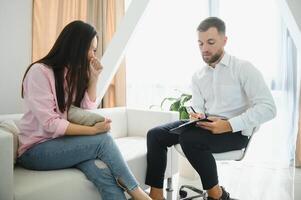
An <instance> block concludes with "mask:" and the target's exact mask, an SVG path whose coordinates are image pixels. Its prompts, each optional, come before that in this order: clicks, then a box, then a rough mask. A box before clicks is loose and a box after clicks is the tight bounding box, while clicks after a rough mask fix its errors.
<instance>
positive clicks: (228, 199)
mask: <svg viewBox="0 0 301 200" xmlns="http://www.w3.org/2000/svg"><path fill="white" fill-rule="evenodd" d="M221 188H222V192H223V193H222V196H221V198H219V199H214V198H212V197H207V199H206V200H238V199H232V198H231V197H230V194H229V192H227V191H226V190H225V188H224V187H222V186H221Z"/></svg>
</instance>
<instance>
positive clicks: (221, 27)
mask: <svg viewBox="0 0 301 200" xmlns="http://www.w3.org/2000/svg"><path fill="white" fill-rule="evenodd" d="M211 27H215V28H216V29H217V31H218V33H222V34H224V35H225V34H226V25H225V22H224V21H223V20H221V19H220V18H218V17H208V18H206V19H204V20H203V21H202V22H201V23H200V25H199V26H198V28H197V30H198V31H199V32H205V31H207V30H208V29H209V28H211Z"/></svg>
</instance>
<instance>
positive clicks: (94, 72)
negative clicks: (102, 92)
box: [89, 57, 103, 84]
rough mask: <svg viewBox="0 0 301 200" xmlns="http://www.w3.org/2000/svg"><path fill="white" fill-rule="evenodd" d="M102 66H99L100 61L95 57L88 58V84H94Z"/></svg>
mask: <svg viewBox="0 0 301 200" xmlns="http://www.w3.org/2000/svg"><path fill="white" fill-rule="evenodd" d="M102 69H103V67H102V66H101V63H100V61H99V60H98V59H97V58H96V57H93V58H91V60H90V80H89V83H90V84H93V83H94V84H96V83H97V80H98V76H99V74H100V73H101V71H102Z"/></svg>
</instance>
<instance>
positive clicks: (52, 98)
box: [18, 21, 151, 200]
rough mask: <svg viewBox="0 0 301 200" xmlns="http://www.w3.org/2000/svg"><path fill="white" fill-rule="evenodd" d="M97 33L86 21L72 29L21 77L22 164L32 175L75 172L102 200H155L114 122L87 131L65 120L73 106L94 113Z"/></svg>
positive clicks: (71, 24) (97, 70)
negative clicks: (129, 160) (123, 149)
mask: <svg viewBox="0 0 301 200" xmlns="http://www.w3.org/2000/svg"><path fill="white" fill-rule="evenodd" d="M96 49H97V33H96V31H95V29H94V28H93V27H92V26H91V25H89V24H87V23H84V22H82V21H74V22H71V23H70V24H68V25H67V26H66V27H65V28H64V29H63V31H62V32H61V34H60V35H59V37H58V39H57V40H56V42H55V44H54V46H53V47H52V49H51V50H50V52H49V53H48V54H47V55H46V56H45V57H44V58H42V59H40V60H38V61H37V62H34V63H33V64H31V65H30V66H29V67H28V69H27V70H26V72H25V75H24V78H23V87H22V98H24V102H25V105H26V106H27V108H28V110H27V112H26V113H25V114H24V116H23V118H22V119H21V122H20V124H19V128H20V132H21V134H20V136H19V140H20V147H19V149H18V163H19V164H20V165H22V166H23V167H25V168H28V169H33V170H56V169H64V168H70V167H76V168H78V169H79V170H81V171H82V172H83V173H84V174H85V175H86V176H87V178H88V179H89V180H90V181H92V182H93V183H94V184H95V186H96V187H97V188H98V190H99V191H100V194H101V196H102V199H104V200H107V199H114V200H116V199H118V200H119V199H126V198H125V195H124V190H126V191H127V192H128V193H129V194H130V195H131V196H132V197H133V198H134V199H139V200H140V199H141V200H146V199H151V198H150V197H148V196H147V195H146V194H145V193H144V192H143V190H141V188H140V187H139V186H138V183H137V181H136V180H135V178H134V177H133V175H132V173H131V172H130V170H129V168H128V166H127V164H126V163H125V161H124V160H123V158H122V156H121V154H120V152H119V149H118V147H117V146H116V144H115V143H114V140H113V139H112V137H111V136H110V134H109V133H108V131H109V130H110V123H111V120H110V119H105V121H104V122H99V123H96V124H95V125H94V126H83V125H79V124H73V123H71V122H69V121H67V112H68V109H69V108H70V106H71V104H74V105H75V106H78V107H82V108H84V109H93V108H96V107H97V105H96V103H95V101H96V86H97V80H98V77H99V74H100V73H101V71H102V66H101V64H100V62H99V61H98V60H97V59H96V57H95V52H96Z"/></svg>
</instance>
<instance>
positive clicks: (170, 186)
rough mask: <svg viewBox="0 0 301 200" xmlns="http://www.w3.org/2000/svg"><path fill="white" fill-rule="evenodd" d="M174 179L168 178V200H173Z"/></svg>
mask: <svg viewBox="0 0 301 200" xmlns="http://www.w3.org/2000/svg"><path fill="white" fill-rule="evenodd" d="M172 192H173V189H172V177H169V178H167V187H166V199H167V200H172Z"/></svg>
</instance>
